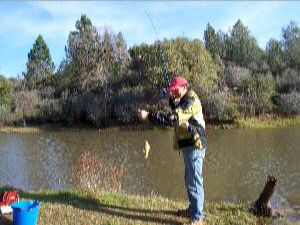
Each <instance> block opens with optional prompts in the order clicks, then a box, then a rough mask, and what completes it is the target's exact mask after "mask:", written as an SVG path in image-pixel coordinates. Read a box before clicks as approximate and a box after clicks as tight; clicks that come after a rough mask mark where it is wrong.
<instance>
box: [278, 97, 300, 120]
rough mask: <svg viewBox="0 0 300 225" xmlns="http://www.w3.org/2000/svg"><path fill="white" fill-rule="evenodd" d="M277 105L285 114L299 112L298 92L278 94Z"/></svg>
mask: <svg viewBox="0 0 300 225" xmlns="http://www.w3.org/2000/svg"><path fill="white" fill-rule="evenodd" d="M277 106H278V108H279V110H280V112H282V113H284V114H286V115H293V114H300V93H299V92H291V93H288V94H282V95H280V96H279V98H278V100H277Z"/></svg>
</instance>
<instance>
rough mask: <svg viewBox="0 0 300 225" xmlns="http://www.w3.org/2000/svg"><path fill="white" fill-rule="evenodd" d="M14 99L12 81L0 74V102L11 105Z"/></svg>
mask: <svg viewBox="0 0 300 225" xmlns="http://www.w3.org/2000/svg"><path fill="white" fill-rule="evenodd" d="M11 99H12V83H11V82H10V81H9V80H7V79H6V78H5V77H3V76H1V75H0V104H2V105H6V106H9V105H10V103H11Z"/></svg>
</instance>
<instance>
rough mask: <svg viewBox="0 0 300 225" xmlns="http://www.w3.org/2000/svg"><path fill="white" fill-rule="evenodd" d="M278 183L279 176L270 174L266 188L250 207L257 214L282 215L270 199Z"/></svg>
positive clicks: (266, 215) (265, 215)
mask: <svg viewBox="0 0 300 225" xmlns="http://www.w3.org/2000/svg"><path fill="white" fill-rule="evenodd" d="M276 183H277V178H276V177H275V176H273V175H268V178H267V182H266V184H265V186H264V189H263V190H262V192H261V193H260V195H259V197H258V199H257V200H256V201H255V202H254V204H253V205H252V207H251V209H250V210H251V211H252V212H253V213H254V214H255V215H258V216H264V217H279V216H280V213H279V212H278V211H277V210H274V209H273V208H272V206H271V203H270V199H271V197H272V195H273V193H274V191H275V186H276Z"/></svg>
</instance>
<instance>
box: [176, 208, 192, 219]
mask: <svg viewBox="0 0 300 225" xmlns="http://www.w3.org/2000/svg"><path fill="white" fill-rule="evenodd" d="M177 216H180V217H187V218H191V217H192V216H191V214H190V212H189V209H179V210H178V211H177Z"/></svg>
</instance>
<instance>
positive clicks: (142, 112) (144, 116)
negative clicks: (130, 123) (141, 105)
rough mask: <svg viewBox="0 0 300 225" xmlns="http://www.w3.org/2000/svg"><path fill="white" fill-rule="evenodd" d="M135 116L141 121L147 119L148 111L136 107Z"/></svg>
mask: <svg viewBox="0 0 300 225" xmlns="http://www.w3.org/2000/svg"><path fill="white" fill-rule="evenodd" d="M137 116H138V118H139V120H141V121H148V120H149V118H148V117H149V112H148V111H146V110H144V109H138V111H137Z"/></svg>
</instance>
